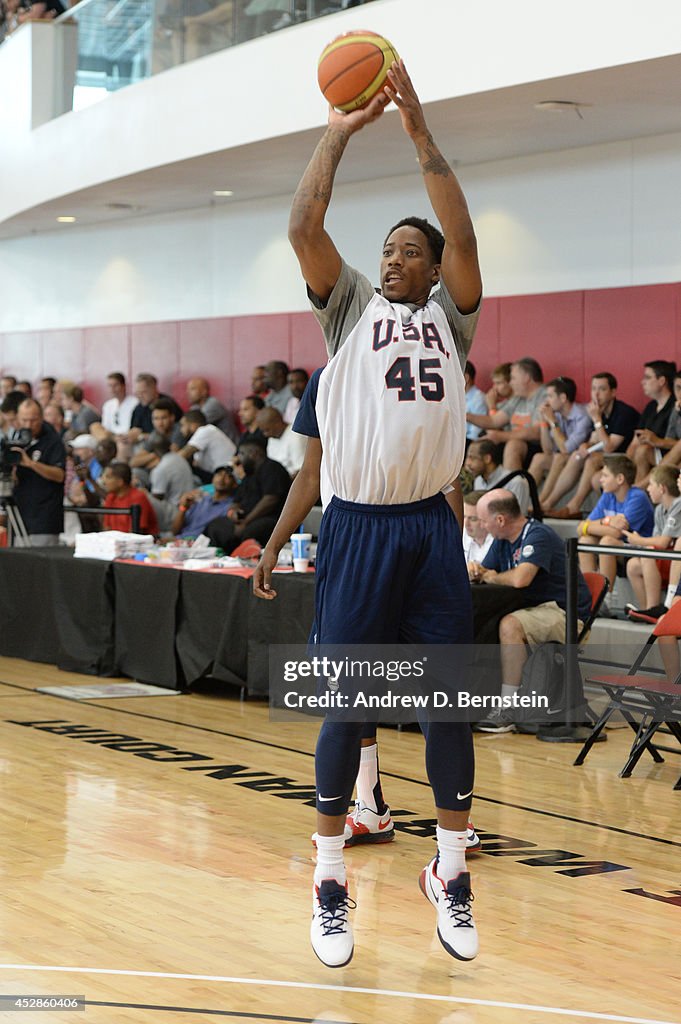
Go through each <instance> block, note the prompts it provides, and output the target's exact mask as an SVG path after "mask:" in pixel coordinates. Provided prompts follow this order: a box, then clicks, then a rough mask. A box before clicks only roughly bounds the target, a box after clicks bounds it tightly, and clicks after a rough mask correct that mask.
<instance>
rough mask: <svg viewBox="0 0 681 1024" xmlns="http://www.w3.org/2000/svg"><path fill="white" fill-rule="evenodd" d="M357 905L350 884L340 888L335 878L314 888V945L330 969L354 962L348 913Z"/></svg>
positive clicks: (326, 880) (318, 954)
mask: <svg viewBox="0 0 681 1024" xmlns="http://www.w3.org/2000/svg"><path fill="white" fill-rule="evenodd" d="M356 905H357V904H356V903H355V902H354V901H353V900H351V899H350V897H349V896H348V887H347V885H339V883H338V882H337V881H336V879H335V878H325V879H324V880H323V881H322V883H321V885H313V887H312V924H311V925H310V942H311V943H312V948H313V950H314V951H315V953H316V955H317V956H318V957H319V959H320V960H321V962H322V963H323V964H326V966H327V967H345V965H346V964H349V963H350V961H351V960H352V954H353V950H354V947H355V940H354V937H353V934H352V926H351V925H350V922H349V921H348V911H349V910H354V909H355V907H356Z"/></svg>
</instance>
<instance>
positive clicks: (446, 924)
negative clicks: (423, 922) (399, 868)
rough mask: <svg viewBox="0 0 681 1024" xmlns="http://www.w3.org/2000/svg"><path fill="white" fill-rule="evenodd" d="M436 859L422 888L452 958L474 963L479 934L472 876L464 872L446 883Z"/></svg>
mask: <svg viewBox="0 0 681 1024" xmlns="http://www.w3.org/2000/svg"><path fill="white" fill-rule="evenodd" d="M436 869H437V857H433V859H432V860H431V862H430V864H429V865H428V866H427V867H425V868H424V869H423V871H422V872H421V875H420V877H419V887H420V889H421V892H422V893H423V895H424V896H425V897H426V898H427V899H429V900H430V902H431V903H432V904H433V906H434V907H435V909H436V910H437V934H438V938H439V940H440V942H441V943H442V945H443V946H444V947H445V949H446V950H447V952H448V953H449V954H450V956H455V957H456V958H457V960H473V959H474V958H475V957H476V956H477V955H478V948H479V947H478V932H477V929H476V927H475V923H474V921H473V913H472V911H471V903H472V902H473V894H472V893H471V876H470V875H469V874H468V872H467V871H461V872H460V873H459V874H458V875H457V876H456V877H455V878H450V879H449V880H448V881H447V882H444V881H443V880H442V879H441V878H440V877H439V876H438V875H437V873H436Z"/></svg>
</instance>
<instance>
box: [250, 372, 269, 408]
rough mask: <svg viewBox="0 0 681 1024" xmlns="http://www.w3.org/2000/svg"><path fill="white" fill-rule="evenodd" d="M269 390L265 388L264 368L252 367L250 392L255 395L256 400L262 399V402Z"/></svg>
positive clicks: (265, 376)
mask: <svg viewBox="0 0 681 1024" xmlns="http://www.w3.org/2000/svg"><path fill="white" fill-rule="evenodd" d="M268 391H269V388H268V387H267V371H266V370H265V367H264V366H254V367H253V373H252V374H251V392H252V394H254V395H257V396H258V398H262V400H263V402H264V400H265V398H266V397H267V393H268Z"/></svg>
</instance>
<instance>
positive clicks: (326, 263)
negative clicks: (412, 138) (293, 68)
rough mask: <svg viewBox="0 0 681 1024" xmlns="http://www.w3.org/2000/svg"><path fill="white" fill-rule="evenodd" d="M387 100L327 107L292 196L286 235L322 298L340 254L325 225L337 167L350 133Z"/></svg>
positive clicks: (336, 269) (337, 267)
mask: <svg viewBox="0 0 681 1024" xmlns="http://www.w3.org/2000/svg"><path fill="white" fill-rule="evenodd" d="M388 103H389V100H388V98H387V96H386V95H385V94H384V93H381V94H380V95H379V96H376V97H375V98H374V99H373V100H372V101H371V103H370V104H369V105H368V106H367V107H365V108H364V110H354V111H353V112H352V113H351V114H342V113H340V112H339V111H337V110H334V109H333V108H332V107H331V108H330V109H329V124H328V127H327V129H326V131H325V132H324V135H323V136H322V138H321V140H320V142H319V144H318V146H317V148H316V149H315V151H314V154H313V156H312V159H311V160H310V163H309V164H308V165H307V169H306V171H305V173H304V174H303V177H302V178H301V180H300V184H299V185H298V188H297V189H296V194H295V196H294V197H293V205H292V207H291V215H290V218H289V230H288V237H289V241H290V243H291V245H292V246H293V249H294V252H295V254H296V256H297V257H298V262H299V263H300V268H301V270H302V272H303V277H304V278H305V281H306V282H307V284H308V285H309V287H310V289H311V290H312V291H313V292H314V293H315V295H318V296H319V298H320V299H322V301H323V302H326V300H327V299H328V298H329V296H330V295H331V292H332V291H333V287H334V285H335V283H336V281H337V280H338V275H339V273H340V268H341V258H340V256H339V254H338V250H337V249H336V246H335V245H334V244H333V242H332V240H331V237H330V236H329V234H328V233H327V231H326V229H325V227H324V218H325V216H326V211H327V209H328V206H329V203H330V201H331V192H332V189H333V182H334V178H335V176H336V170H337V169H338V164H339V163H340V160H341V157H342V156H343V153H344V152H345V147H346V146H347V144H348V140H349V138H350V136H351V135H354V133H355V132H357V131H359V130H360V128H363V127H364V125H365V124H370V122H371V121H375V120H376V118H378V117H380V116H381V114H382V113H383V110H384V109H385V107H386V105H387V104H388Z"/></svg>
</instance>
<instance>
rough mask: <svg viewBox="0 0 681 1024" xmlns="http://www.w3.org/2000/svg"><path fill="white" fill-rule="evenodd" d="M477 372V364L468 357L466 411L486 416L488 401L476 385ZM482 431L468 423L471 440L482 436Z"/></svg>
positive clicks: (465, 372)
mask: <svg viewBox="0 0 681 1024" xmlns="http://www.w3.org/2000/svg"><path fill="white" fill-rule="evenodd" d="M475 374H476V369H475V366H474V365H473V363H472V362H471V361H470V359H467V360H466V366H465V368H464V371H463V379H464V388H465V391H466V412H470V413H473V414H474V415H476V416H484V415H486V413H487V402H486V401H485V396H484V394H483V393H482V391H481V390H480V388H477V387H476V386H475ZM481 433H482V430H481V429H480V427H476V426H475V425H474V424H473V423H467V424H466V437H467V439H468V440H469V441H474V440H475V439H476V437H480V434H481Z"/></svg>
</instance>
